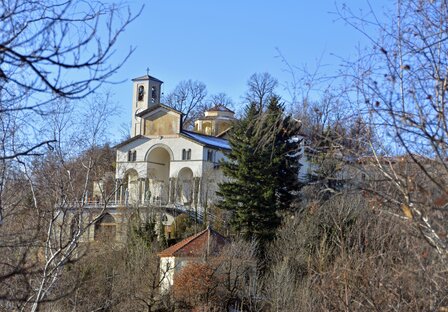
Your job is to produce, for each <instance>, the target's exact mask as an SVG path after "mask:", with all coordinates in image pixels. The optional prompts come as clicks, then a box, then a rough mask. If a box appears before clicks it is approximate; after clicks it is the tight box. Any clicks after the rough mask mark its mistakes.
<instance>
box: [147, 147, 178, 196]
mask: <svg viewBox="0 0 448 312" xmlns="http://www.w3.org/2000/svg"><path fill="white" fill-rule="evenodd" d="M172 159H173V156H172V151H171V149H170V148H169V147H168V146H166V145H163V144H158V145H155V146H153V147H152V148H151V149H150V150H149V151H148V153H147V154H146V162H147V179H146V181H145V194H144V200H145V201H149V202H151V203H154V204H166V203H167V202H168V194H169V185H170V184H169V176H170V162H171V160H172Z"/></svg>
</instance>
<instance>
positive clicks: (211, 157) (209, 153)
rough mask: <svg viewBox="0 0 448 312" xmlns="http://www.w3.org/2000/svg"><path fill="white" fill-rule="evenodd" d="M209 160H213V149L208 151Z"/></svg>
mask: <svg viewBox="0 0 448 312" xmlns="http://www.w3.org/2000/svg"><path fill="white" fill-rule="evenodd" d="M207 160H208V161H213V151H207Z"/></svg>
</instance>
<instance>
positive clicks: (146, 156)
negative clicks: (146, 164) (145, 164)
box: [145, 143, 174, 161]
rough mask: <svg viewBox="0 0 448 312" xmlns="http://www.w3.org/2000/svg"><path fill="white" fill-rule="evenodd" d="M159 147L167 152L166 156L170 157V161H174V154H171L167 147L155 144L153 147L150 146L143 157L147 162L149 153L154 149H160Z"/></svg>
mask: <svg viewBox="0 0 448 312" xmlns="http://www.w3.org/2000/svg"><path fill="white" fill-rule="evenodd" d="M160 147H161V148H163V149H165V150H166V151H167V152H168V154H169V155H170V160H173V159H174V153H173V151H172V150H171V148H170V147H169V146H168V145H165V144H162V143H157V144H154V145H153V146H151V147H150V148H149V149H148V151H147V152H146V155H145V160H146V161H148V160H149V155H150V154H151V152H152V151H153V150H155V149H158V148H160Z"/></svg>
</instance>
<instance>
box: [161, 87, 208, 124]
mask: <svg viewBox="0 0 448 312" xmlns="http://www.w3.org/2000/svg"><path fill="white" fill-rule="evenodd" d="M206 96H207V87H206V86H205V84H204V83H202V82H200V81H193V80H191V79H190V80H183V81H181V82H179V84H178V85H177V86H176V88H174V90H173V91H172V92H171V93H169V94H167V95H165V96H164V98H163V101H164V103H165V104H167V105H168V106H170V107H172V108H174V109H177V110H178V111H181V112H182V113H183V114H184V117H183V125H184V127H187V128H188V127H192V126H193V121H194V120H195V119H196V118H197V117H198V116H199V115H200V114H201V113H202V112H203V111H204V109H205V106H204V105H205V104H206V103H205V98H206Z"/></svg>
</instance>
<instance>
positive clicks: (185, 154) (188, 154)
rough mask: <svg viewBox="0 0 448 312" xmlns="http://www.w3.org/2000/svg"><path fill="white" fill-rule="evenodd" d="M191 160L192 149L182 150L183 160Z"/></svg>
mask: <svg viewBox="0 0 448 312" xmlns="http://www.w3.org/2000/svg"><path fill="white" fill-rule="evenodd" d="M189 159H191V149H190V148H189V149H185V148H184V149H182V160H189Z"/></svg>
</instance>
